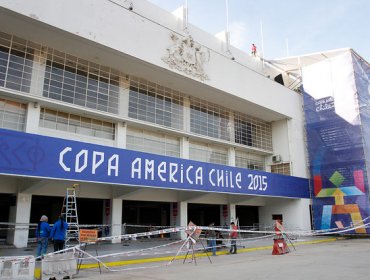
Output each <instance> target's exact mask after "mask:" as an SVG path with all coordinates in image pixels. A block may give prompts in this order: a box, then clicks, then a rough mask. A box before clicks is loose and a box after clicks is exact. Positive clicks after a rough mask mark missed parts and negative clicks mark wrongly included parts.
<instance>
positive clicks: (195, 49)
mask: <svg viewBox="0 0 370 280" xmlns="http://www.w3.org/2000/svg"><path fill="white" fill-rule="evenodd" d="M171 40H172V41H173V45H172V46H170V47H168V48H167V49H166V50H167V55H166V56H164V57H163V58H162V60H163V61H164V62H165V63H167V64H168V66H169V67H170V68H175V69H177V70H179V71H181V72H185V73H186V74H188V75H191V76H193V77H196V78H199V79H200V80H202V81H204V80H209V77H208V75H207V74H206V73H205V71H204V65H205V63H207V62H209V58H210V53H209V50H208V49H206V48H204V47H202V46H201V45H200V44H198V43H196V42H194V40H193V38H192V37H191V36H190V35H189V36H187V37H183V38H180V37H179V36H178V35H176V34H173V33H172V34H171Z"/></svg>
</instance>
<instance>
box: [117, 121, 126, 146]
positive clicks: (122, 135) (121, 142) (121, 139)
mask: <svg viewBox="0 0 370 280" xmlns="http://www.w3.org/2000/svg"><path fill="white" fill-rule="evenodd" d="M126 140H127V124H126V123H125V122H117V123H116V147H117V148H121V149H126V143H127V142H126Z"/></svg>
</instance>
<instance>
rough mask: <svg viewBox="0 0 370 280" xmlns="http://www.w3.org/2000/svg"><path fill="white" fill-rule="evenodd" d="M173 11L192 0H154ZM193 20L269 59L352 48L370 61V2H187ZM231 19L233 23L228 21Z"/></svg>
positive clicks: (210, 31)
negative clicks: (253, 49)
mask: <svg viewBox="0 0 370 280" xmlns="http://www.w3.org/2000/svg"><path fill="white" fill-rule="evenodd" d="M148 1H149V2H152V3H153V4H155V5H157V6H159V7H161V8H162V9H165V10H167V11H170V12H172V11H174V10H176V9H177V8H178V7H180V6H182V5H185V2H186V0H148ZM226 3H228V17H227V16H226V15H227V13H226ZM187 6H188V18H189V23H190V24H193V25H195V26H197V27H198V28H200V29H203V30H205V31H207V32H208V33H211V34H217V33H219V32H222V31H224V30H225V29H226V26H227V22H228V29H229V31H230V41H231V44H232V45H233V46H235V47H237V48H238V49H241V50H243V51H245V52H248V53H250V48H251V44H252V43H255V44H256V45H257V50H258V52H263V53H264V57H265V58H266V59H277V58H283V57H287V56H297V55H304V54H310V53H316V52H321V51H327V50H334V49H341V48H352V49H353V50H355V51H356V52H357V53H358V54H359V55H360V56H362V57H363V58H364V59H365V60H367V61H368V62H370V0H280V1H276V0H255V1H252V0H187ZM227 18H228V21H227Z"/></svg>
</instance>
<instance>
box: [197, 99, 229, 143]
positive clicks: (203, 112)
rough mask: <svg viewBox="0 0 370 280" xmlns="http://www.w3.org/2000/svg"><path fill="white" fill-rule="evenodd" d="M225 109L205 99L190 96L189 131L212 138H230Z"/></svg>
mask: <svg viewBox="0 0 370 280" xmlns="http://www.w3.org/2000/svg"><path fill="white" fill-rule="evenodd" d="M228 125H229V113H228V111H227V109H225V108H223V107H221V106H218V105H216V104H212V103H209V102H207V101H204V100H201V99H198V98H192V99H191V102H190V131H191V132H194V133H197V134H202V135H206V136H209V137H213V138H218V139H223V140H230V135H229V133H230V130H229V128H228Z"/></svg>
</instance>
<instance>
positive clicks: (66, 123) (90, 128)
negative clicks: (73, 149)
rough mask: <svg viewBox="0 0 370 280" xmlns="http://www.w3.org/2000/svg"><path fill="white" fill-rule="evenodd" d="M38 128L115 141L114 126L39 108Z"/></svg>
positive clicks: (109, 123)
mask: <svg viewBox="0 0 370 280" xmlns="http://www.w3.org/2000/svg"><path fill="white" fill-rule="evenodd" d="M40 126H41V127H45V128H50V129H55V130H60V131H66V132H71V133H76V134H81V135H87V136H92V137H98V138H103V139H109V140H114V139H115V124H114V123H111V122H105V121H100V120H95V119H90V118H86V117H82V116H78V115H74V114H68V113H64V112H59V111H55V110H51V109H47V108H41V112H40Z"/></svg>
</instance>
